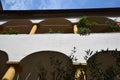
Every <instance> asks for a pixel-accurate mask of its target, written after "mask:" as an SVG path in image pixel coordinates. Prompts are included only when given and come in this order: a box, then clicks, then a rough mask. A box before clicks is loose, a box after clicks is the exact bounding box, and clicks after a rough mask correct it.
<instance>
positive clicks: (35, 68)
mask: <svg viewBox="0 0 120 80" xmlns="http://www.w3.org/2000/svg"><path fill="white" fill-rule="evenodd" d="M20 65H21V66H22V72H21V73H20V74H19V78H20V80H24V79H26V78H27V79H29V80H33V79H34V80H37V79H38V78H39V79H40V80H54V79H55V80H73V78H74V72H73V65H72V61H71V59H70V58H69V57H68V56H66V55H65V54H63V53H60V52H56V51H39V52H35V53H32V54H30V55H28V56H26V57H25V58H23V59H22V60H21V61H20Z"/></svg>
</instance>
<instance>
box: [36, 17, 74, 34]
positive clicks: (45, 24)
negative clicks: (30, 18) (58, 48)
mask: <svg viewBox="0 0 120 80" xmlns="http://www.w3.org/2000/svg"><path fill="white" fill-rule="evenodd" d="M38 27H39V28H38V30H37V33H49V32H50V30H51V31H53V33H59V32H60V33H62V32H63V33H73V24H72V22H70V21H69V20H67V19H65V18H48V19H45V20H43V21H42V22H40V23H39V24H38Z"/></svg>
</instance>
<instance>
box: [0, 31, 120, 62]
mask: <svg viewBox="0 0 120 80" xmlns="http://www.w3.org/2000/svg"><path fill="white" fill-rule="evenodd" d="M74 46H75V47H76V48H77V52H76V53H75V56H76V57H77V58H78V62H81V63H85V62H86V61H85V60H84V58H83V57H84V56H85V51H86V50H88V49H91V50H93V51H97V50H98V51H99V50H101V49H105V50H106V49H107V48H109V49H110V50H113V49H116V48H117V49H118V50H120V33H104V34H102V33H99V34H90V35H87V36H80V35H79V34H35V35H27V34H26V35H25V34H24V35H0V50H3V51H6V52H7V53H8V55H9V61H19V60H21V59H22V58H23V57H25V56H26V55H28V54H30V53H33V52H36V51H43V50H54V51H60V52H63V53H65V54H66V55H70V53H71V50H72V49H73V47H74Z"/></svg>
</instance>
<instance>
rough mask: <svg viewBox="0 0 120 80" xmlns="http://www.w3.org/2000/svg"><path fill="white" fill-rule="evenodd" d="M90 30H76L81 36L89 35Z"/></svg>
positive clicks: (83, 28)
mask: <svg viewBox="0 0 120 80" xmlns="http://www.w3.org/2000/svg"><path fill="white" fill-rule="evenodd" d="M90 32H91V30H90V29H89V28H85V27H80V28H78V33H79V34H82V35H86V34H90Z"/></svg>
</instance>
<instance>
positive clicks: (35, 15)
mask: <svg viewBox="0 0 120 80" xmlns="http://www.w3.org/2000/svg"><path fill="white" fill-rule="evenodd" d="M80 16H111V17H117V16H120V8H98V9H67V10H1V11H0V19H1V20H3V19H42V18H54V17H66V18H67V17H69V18H72V17H80Z"/></svg>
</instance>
